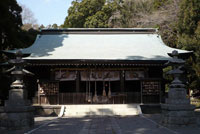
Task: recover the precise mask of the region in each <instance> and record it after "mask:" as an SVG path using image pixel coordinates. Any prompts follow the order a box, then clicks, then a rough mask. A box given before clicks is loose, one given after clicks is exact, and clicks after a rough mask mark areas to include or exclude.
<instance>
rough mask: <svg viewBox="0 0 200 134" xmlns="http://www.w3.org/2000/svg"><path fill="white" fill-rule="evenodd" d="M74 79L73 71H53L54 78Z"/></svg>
mask: <svg viewBox="0 0 200 134" xmlns="http://www.w3.org/2000/svg"><path fill="white" fill-rule="evenodd" d="M75 79H76V72H75V71H68V70H58V71H55V80H60V81H70V80H75Z"/></svg>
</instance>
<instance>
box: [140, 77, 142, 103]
mask: <svg viewBox="0 0 200 134" xmlns="http://www.w3.org/2000/svg"><path fill="white" fill-rule="evenodd" d="M142 82H143V81H141V80H140V86H141V90H140V101H141V102H140V103H141V104H143V83H142Z"/></svg>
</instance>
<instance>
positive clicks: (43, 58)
mask: <svg viewBox="0 0 200 134" xmlns="http://www.w3.org/2000/svg"><path fill="white" fill-rule="evenodd" d="M173 50H177V51H178V53H182V54H186V53H188V51H185V50H179V49H175V48H170V47H168V46H166V45H165V44H164V43H163V41H162V39H161V36H160V35H159V34H158V31H157V29H153V28H114V29H110V28H108V29H103V28H91V29H90V28H89V29H84V28H78V29H77V28H69V29H43V30H41V32H40V34H39V35H37V38H36V40H35V42H34V43H33V45H32V46H30V47H29V48H25V49H22V52H23V53H29V54H30V56H28V57H26V58H24V59H26V60H27V62H28V63H29V64H28V65H27V66H26V68H27V69H28V70H29V71H30V72H32V73H34V74H35V77H34V78H32V79H33V80H32V81H31V82H29V86H30V85H31V90H33V91H34V92H32V93H34V94H32V97H34V103H37V104H41V105H42V104H53V105H54V104H60V105H62V104H100V103H101V104H129V103H161V102H162V101H163V100H164V92H165V91H164V88H165V83H164V80H163V68H164V64H165V63H166V62H167V61H168V60H169V59H170V58H171V57H169V56H168V53H171V52H172V51H173Z"/></svg>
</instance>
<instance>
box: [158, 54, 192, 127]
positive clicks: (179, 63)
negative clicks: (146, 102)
mask: <svg viewBox="0 0 200 134" xmlns="http://www.w3.org/2000/svg"><path fill="white" fill-rule="evenodd" d="M179 55H180V54H179V53H178V52H177V51H173V52H172V53H169V56H171V57H172V60H170V61H168V63H167V65H168V66H172V70H171V71H169V72H168V74H169V75H172V76H173V81H172V82H171V84H170V86H169V87H170V88H169V92H168V98H167V99H166V102H165V104H162V105H161V107H162V113H163V119H162V123H163V125H164V126H166V127H183V126H195V125H196V118H195V113H194V109H195V106H193V105H191V104H190V99H189V98H188V97H187V92H186V89H185V84H184V83H183V82H182V81H181V77H182V76H183V73H184V71H182V70H181V68H182V67H183V65H184V63H185V61H184V60H182V59H179Z"/></svg>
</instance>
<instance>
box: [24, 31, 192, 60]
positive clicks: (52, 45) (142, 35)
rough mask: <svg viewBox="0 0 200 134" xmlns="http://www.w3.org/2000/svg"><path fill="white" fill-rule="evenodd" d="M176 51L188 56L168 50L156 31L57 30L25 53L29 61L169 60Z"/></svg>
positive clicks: (44, 33)
mask: <svg viewBox="0 0 200 134" xmlns="http://www.w3.org/2000/svg"><path fill="white" fill-rule="evenodd" d="M73 32H74V33H73ZM173 50H177V51H178V52H179V53H188V51H185V50H179V49H174V48H170V47H168V46H166V45H165V44H164V43H163V41H162V39H161V37H160V36H159V35H158V34H157V30H156V29H65V30H63V29H61V30H60V29H57V30H43V31H42V32H41V35H38V37H37V39H36V41H35V42H34V44H33V45H32V46H30V47H29V48H26V49H23V50H22V51H23V52H24V53H31V55H30V56H29V57H27V59H63V60H64V59H70V60H76V59H78V60H82V59H84V60H168V59H169V58H170V57H169V56H168V54H167V53H171V52H172V51H173Z"/></svg>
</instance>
